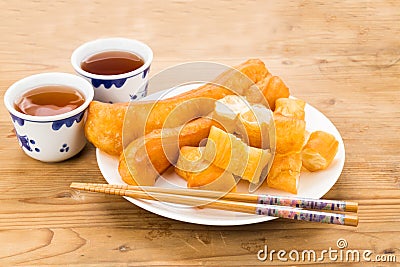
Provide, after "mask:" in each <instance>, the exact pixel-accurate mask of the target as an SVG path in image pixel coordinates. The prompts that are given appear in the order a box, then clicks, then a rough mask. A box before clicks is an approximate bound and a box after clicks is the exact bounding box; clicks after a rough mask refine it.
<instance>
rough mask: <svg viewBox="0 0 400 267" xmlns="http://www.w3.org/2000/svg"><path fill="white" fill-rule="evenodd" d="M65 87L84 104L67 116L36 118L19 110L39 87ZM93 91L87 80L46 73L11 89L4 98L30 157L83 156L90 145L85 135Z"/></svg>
mask: <svg viewBox="0 0 400 267" xmlns="http://www.w3.org/2000/svg"><path fill="white" fill-rule="evenodd" d="M47 85H61V86H68V87H72V88H74V89H76V90H77V91H79V93H80V94H81V95H82V96H83V98H84V99H85V101H84V103H83V104H82V105H80V106H79V107H77V108H76V109H73V110H71V111H68V112H66V113H63V114H58V115H53V116H32V115H27V114H25V113H22V112H19V111H18V110H16V107H15V102H16V101H18V99H20V98H21V97H22V95H23V94H24V93H25V92H27V91H29V90H31V89H33V88H37V87H42V86H47ZM93 94H94V93H93V88H92V86H91V84H90V83H88V82H87V81H86V80H85V79H83V78H81V77H79V76H76V75H73V74H68V73H57V72H53V73H42V74H36V75H32V76H29V77H26V78H24V79H22V80H19V81H17V82H16V83H14V84H13V85H11V86H10V87H9V88H8V90H7V91H6V93H5V95H4V104H5V106H6V108H7V109H8V111H9V113H10V115H11V119H12V122H13V124H14V129H15V132H16V135H17V139H18V141H19V144H20V146H21V148H22V150H23V151H24V152H25V153H26V154H27V155H28V156H30V157H32V158H34V159H37V160H40V161H44V162H57V161H62V160H66V159H68V158H70V157H72V156H74V155H76V154H77V153H79V152H80V151H81V150H82V149H83V147H84V146H85V144H86V138H85V133H84V120H85V111H86V109H87V107H88V106H89V103H90V102H91V101H92V100H93Z"/></svg>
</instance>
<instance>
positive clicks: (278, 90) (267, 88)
mask: <svg viewBox="0 0 400 267" xmlns="http://www.w3.org/2000/svg"><path fill="white" fill-rule="evenodd" d="M259 90H260V91H261V92H262V96H263V97H264V98H265V99H266V100H267V102H268V105H269V108H270V109H271V110H275V101H276V100H277V99H279V98H287V97H289V95H290V93H289V88H288V87H287V86H286V85H285V83H284V82H283V81H282V80H281V78H279V77H278V76H272V75H271V74H270V73H268V74H267V75H266V76H265V77H264V78H263V79H261V80H260V81H258V82H257V83H256V84H254V85H252V86H251V87H250V88H249V90H247V91H245V92H244V96H246V98H247V100H248V101H249V102H252V103H264V100H263V99H261V97H260V96H261V95H260V94H259V93H258V92H259Z"/></svg>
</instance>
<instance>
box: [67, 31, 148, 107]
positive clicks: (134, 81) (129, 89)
mask: <svg viewBox="0 0 400 267" xmlns="http://www.w3.org/2000/svg"><path fill="white" fill-rule="evenodd" d="M106 51H125V52H131V53H134V54H136V55H138V56H140V57H141V58H142V59H143V61H144V64H143V65H142V66H141V67H140V68H138V69H136V70H134V71H131V72H127V73H123V74H116V75H99V74H93V73H90V72H87V71H85V70H83V69H82V67H81V63H82V62H83V61H84V60H85V59H87V58H88V57H90V56H92V55H95V54H98V53H101V52H106ZM152 60H153V51H152V50H151V48H150V47H149V46H147V45H146V44H144V43H142V42H139V41H137V40H133V39H126V38H105V39H97V40H94V41H91V42H87V43H85V44H83V45H81V46H79V47H78V48H77V49H75V51H74V52H73V53H72V56H71V64H72V66H73V68H74V69H75V71H76V72H77V73H78V74H79V75H81V76H82V77H83V78H85V79H86V80H88V81H89V82H90V83H91V84H92V86H93V89H94V99H95V100H98V101H102V102H107V103H116V102H129V101H132V100H137V99H140V98H142V97H144V96H146V95H147V81H148V74H149V70H150V65H151V62H152Z"/></svg>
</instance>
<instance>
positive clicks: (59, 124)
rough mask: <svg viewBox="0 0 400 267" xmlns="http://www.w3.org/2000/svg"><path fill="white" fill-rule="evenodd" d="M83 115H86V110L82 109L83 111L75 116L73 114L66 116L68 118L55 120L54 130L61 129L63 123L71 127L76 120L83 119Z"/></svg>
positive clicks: (52, 126)
mask: <svg viewBox="0 0 400 267" xmlns="http://www.w3.org/2000/svg"><path fill="white" fill-rule="evenodd" d="M83 115H85V111H82V112H80V113H78V114H76V115H74V116H71V117H69V118H66V119H62V120H58V121H54V122H53V124H52V125H51V128H52V129H53V130H54V131H58V130H60V129H61V127H62V126H63V125H65V126H67V127H68V128H69V127H71V126H72V125H73V124H74V122H77V123H79V122H80V121H81V120H82V118H83Z"/></svg>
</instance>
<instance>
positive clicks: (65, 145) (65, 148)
mask: <svg viewBox="0 0 400 267" xmlns="http://www.w3.org/2000/svg"><path fill="white" fill-rule="evenodd" d="M68 151H69V146H68V145H67V144H63V145H62V147H61V148H60V152H61V153H62V152H68Z"/></svg>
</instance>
